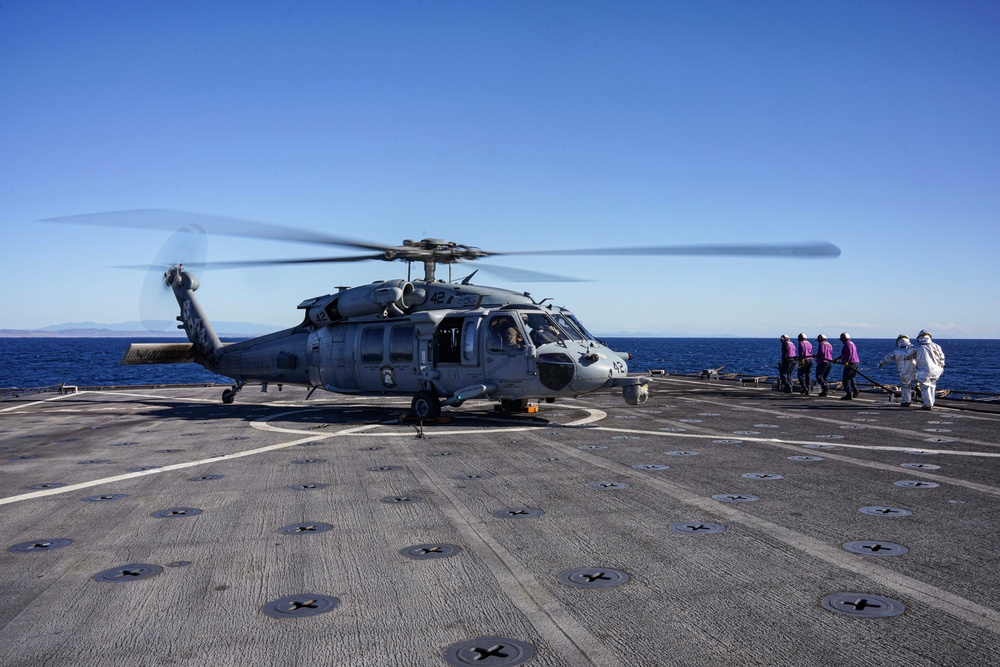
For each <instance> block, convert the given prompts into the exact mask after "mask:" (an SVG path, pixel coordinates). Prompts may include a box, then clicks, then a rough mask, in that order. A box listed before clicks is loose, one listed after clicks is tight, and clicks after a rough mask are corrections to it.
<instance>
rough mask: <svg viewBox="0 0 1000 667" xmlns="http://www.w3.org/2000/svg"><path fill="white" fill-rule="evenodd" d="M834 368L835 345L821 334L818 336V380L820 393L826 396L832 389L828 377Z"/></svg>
mask: <svg viewBox="0 0 1000 667" xmlns="http://www.w3.org/2000/svg"><path fill="white" fill-rule="evenodd" d="M831 368H833V345H830V342H829V341H828V340H827V339H826V336H824V335H823V334H820V335H818V336H816V382H817V383H818V384H819V395H820V396H826V394H827V392H828V391H829V390H830V383H829V382H827V377H829V375H830V369H831Z"/></svg>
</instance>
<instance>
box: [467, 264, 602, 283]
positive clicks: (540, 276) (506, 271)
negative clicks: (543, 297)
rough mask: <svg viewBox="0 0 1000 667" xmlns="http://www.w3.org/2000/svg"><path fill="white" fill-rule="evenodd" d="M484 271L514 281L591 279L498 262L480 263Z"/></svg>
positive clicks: (576, 280)
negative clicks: (497, 263)
mask: <svg viewBox="0 0 1000 667" xmlns="http://www.w3.org/2000/svg"><path fill="white" fill-rule="evenodd" d="M477 268H478V269H479V270H480V271H483V272H484V273H495V274H496V275H498V276H500V277H501V278H503V279H504V280H509V281H510V282H512V283H587V282H590V281H589V280H584V279H582V278H571V277H569V276H560V275H556V274H554V273H543V272H541V271H528V270H527V269H515V268H513V267H510V266H497V265H496V264H480V265H479V266H478V267H477Z"/></svg>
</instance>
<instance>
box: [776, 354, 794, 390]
mask: <svg viewBox="0 0 1000 667" xmlns="http://www.w3.org/2000/svg"><path fill="white" fill-rule="evenodd" d="M793 370H795V362H794V361H792V360H790V359H783V360H781V361H780V362H778V372H779V373H780V374H781V382H780V383H779V385H778V388H779V389H781V391H786V392H788V393H792V371H793Z"/></svg>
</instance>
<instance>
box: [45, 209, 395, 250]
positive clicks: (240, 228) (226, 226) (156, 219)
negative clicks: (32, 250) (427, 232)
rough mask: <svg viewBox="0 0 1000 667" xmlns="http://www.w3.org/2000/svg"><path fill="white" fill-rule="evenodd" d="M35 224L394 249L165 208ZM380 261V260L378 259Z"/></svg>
mask: <svg viewBox="0 0 1000 667" xmlns="http://www.w3.org/2000/svg"><path fill="white" fill-rule="evenodd" d="M38 222H59V223H68V224H73V225H98V226H104V227H133V228H137V229H169V230H174V229H177V228H178V227H181V226H184V225H197V226H199V227H201V228H203V229H204V230H205V231H207V232H209V233H210V234H219V235H220V236H238V237H243V238H257V239H273V240H275V241H294V242H299V243H315V244H320V245H335V246H345V247H348V248H363V249H365V250H378V251H383V252H385V251H393V250H395V246H385V245H378V244H374V243H367V242H364V241H356V240H354V239H347V238H342V237H339V236H331V235H329V234H321V233H319V232H313V231H309V230H306V229H295V228H292V227H284V226H282V225H272V224H269V223H266V222H257V221H255V220H246V219H243V218H230V217H226V216H221V215H207V214H205V213H187V212H185V211H171V210H167V209H155V208H147V209H136V210H132V211H107V212H104V213H85V214H83V215H67V216H63V217H58V218H45V219H44V220H39V221H38ZM379 259H382V257H379Z"/></svg>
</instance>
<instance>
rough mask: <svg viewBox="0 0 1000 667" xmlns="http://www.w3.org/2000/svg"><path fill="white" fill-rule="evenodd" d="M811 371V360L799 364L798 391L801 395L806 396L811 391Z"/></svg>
mask: <svg viewBox="0 0 1000 667" xmlns="http://www.w3.org/2000/svg"><path fill="white" fill-rule="evenodd" d="M812 370H813V362H812V359H806V360H804V361H800V362H799V391H801V392H802V393H803V394H808V393H809V392H810V391H811V390H812V386H813V383H812Z"/></svg>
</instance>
